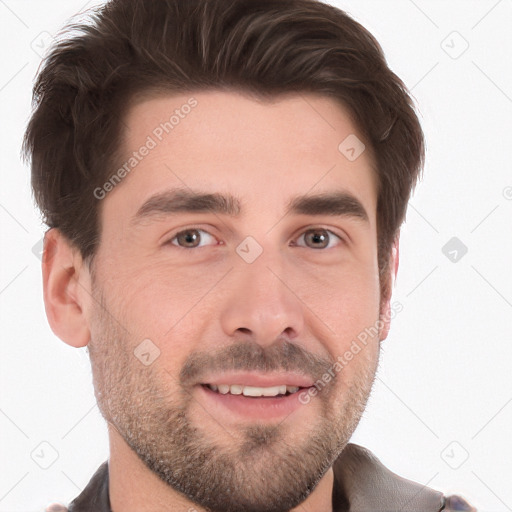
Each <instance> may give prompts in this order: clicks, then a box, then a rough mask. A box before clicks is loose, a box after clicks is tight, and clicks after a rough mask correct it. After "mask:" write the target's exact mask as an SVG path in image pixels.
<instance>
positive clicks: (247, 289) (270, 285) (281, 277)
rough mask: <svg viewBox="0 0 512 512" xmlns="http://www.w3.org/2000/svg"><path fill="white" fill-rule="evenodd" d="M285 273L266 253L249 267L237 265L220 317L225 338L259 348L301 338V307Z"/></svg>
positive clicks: (231, 274) (283, 266)
mask: <svg viewBox="0 0 512 512" xmlns="http://www.w3.org/2000/svg"><path fill="white" fill-rule="evenodd" d="M285 269H286V267H285V265H284V264H283V263H281V262H280V259H279V256H277V257H272V258H271V257H269V256H268V251H264V252H263V254H262V255H261V256H260V257H259V258H258V259H256V261H254V262H252V263H246V262H245V261H243V260H240V261H237V262H236V264H235V268H234V269H233V271H232V272H230V278H229V282H228V283H227V287H228V291H227V292H226V294H225V295H224V301H223V302H222V311H221V315H220V320H221V325H222V328H223V330H224V332H225V333H226V335H228V336H229V337H235V338H237V339H241V338H243V336H247V337H248V338H250V339H251V340H252V341H254V342H256V343H259V344H260V345H262V346H268V345H271V344H272V343H274V342H275V341H276V340H277V339H278V338H279V339H285V340H286V341H293V339H295V338H297V337H299V336H301V335H302V331H303V328H304V317H303V304H302V302H301V300H300V298H299V297H298V296H297V295H296V294H295V293H296V292H295V290H294V288H295V287H296V281H297V280H296V279H293V278H292V277H293V276H292V272H291V270H290V269H289V267H288V271H286V270H285ZM294 284H295V286H294ZM242 333H243V336H242Z"/></svg>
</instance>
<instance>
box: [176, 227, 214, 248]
mask: <svg viewBox="0 0 512 512" xmlns="http://www.w3.org/2000/svg"><path fill="white" fill-rule="evenodd" d="M200 233H204V234H205V235H206V238H207V239H208V237H209V238H210V239H211V240H215V238H214V237H213V236H212V235H210V233H208V232H207V231H205V230H204V229H197V228H190V229H184V230H183V231H180V232H179V233H176V235H175V236H174V237H172V238H171V239H170V240H169V241H168V242H166V244H172V245H177V246H178V247H183V248H184V249H195V248H196V247H201V246H200V245H199V243H198V242H199V241H200V239H201V238H204V237H203V236H202V235H200ZM175 241H176V242H175Z"/></svg>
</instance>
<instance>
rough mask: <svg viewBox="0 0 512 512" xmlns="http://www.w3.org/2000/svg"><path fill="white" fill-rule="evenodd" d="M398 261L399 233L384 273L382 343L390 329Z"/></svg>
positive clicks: (380, 333)
mask: <svg viewBox="0 0 512 512" xmlns="http://www.w3.org/2000/svg"><path fill="white" fill-rule="evenodd" d="M399 260H400V232H399V233H398V234H397V235H396V237H395V241H394V242H393V247H392V248H391V255H390V259H389V267H388V269H389V270H388V272H387V273H386V276H387V279H389V282H388V283H386V286H384V289H386V290H389V294H388V296H387V297H383V298H382V305H381V313H380V321H381V323H382V324H381V325H382V327H381V329H380V332H379V339H380V341H384V340H385V339H386V338H387V337H388V334H389V329H390V327H391V295H392V292H393V288H394V286H395V281H396V275H397V273H398V263H399Z"/></svg>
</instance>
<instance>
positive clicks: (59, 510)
mask: <svg viewBox="0 0 512 512" xmlns="http://www.w3.org/2000/svg"><path fill="white" fill-rule="evenodd" d="M44 512H68V507H65V506H64V505H61V504H60V503H51V504H50V505H48V506H47V507H46V508H45V509H44Z"/></svg>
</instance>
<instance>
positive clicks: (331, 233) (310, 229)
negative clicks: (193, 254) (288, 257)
mask: <svg viewBox="0 0 512 512" xmlns="http://www.w3.org/2000/svg"><path fill="white" fill-rule="evenodd" d="M189 231H200V232H203V233H207V234H208V235H209V236H211V237H213V238H215V237H214V236H213V235H212V234H211V233H208V231H206V230H204V229H202V228H199V227H194V226H192V227H189V228H186V229H182V230H181V231H178V232H177V233H176V234H175V235H174V236H173V237H172V238H170V239H169V240H168V241H167V242H165V243H164V245H173V246H175V247H177V248H179V249H184V250H192V249H201V247H182V246H180V245H178V244H174V243H172V241H173V240H175V239H176V238H177V237H178V236H179V235H181V234H183V233H187V232H189ZM310 231H325V232H326V233H329V235H334V236H335V237H336V238H338V239H339V241H340V243H341V244H345V243H346V242H345V240H344V239H343V238H342V237H341V236H340V235H337V234H336V233H334V231H331V230H330V229H327V228H324V227H320V226H319V227H312V228H308V229H306V230H305V231H303V232H302V233H301V234H300V235H299V237H301V236H304V235H305V234H306V233H308V232H310ZM329 242H330V240H329ZM299 247H304V248H306V249H313V250H319V249H323V250H326V249H329V247H319V248H318V249H314V248H313V247H307V246H302V245H301V246H299ZM331 249H332V247H331Z"/></svg>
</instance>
